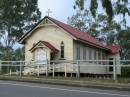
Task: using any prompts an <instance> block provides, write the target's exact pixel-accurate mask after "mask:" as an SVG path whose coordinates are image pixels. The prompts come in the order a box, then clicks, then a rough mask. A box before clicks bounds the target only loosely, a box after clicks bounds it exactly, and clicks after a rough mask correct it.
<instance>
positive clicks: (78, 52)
mask: <svg viewBox="0 0 130 97" xmlns="http://www.w3.org/2000/svg"><path fill="white" fill-rule="evenodd" d="M76 53H77V56H76V59H77V60H80V46H79V45H77V48H76Z"/></svg>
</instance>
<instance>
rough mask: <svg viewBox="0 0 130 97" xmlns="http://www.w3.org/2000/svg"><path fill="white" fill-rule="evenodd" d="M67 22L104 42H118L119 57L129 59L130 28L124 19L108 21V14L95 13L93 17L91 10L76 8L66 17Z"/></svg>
mask: <svg viewBox="0 0 130 97" xmlns="http://www.w3.org/2000/svg"><path fill="white" fill-rule="evenodd" d="M68 24H70V25H71V26H73V27H75V28H77V29H79V30H81V31H83V32H87V33H90V34H92V35H93V36H95V37H97V38H98V39H100V40H102V41H104V42H105V43H106V44H108V45H109V44H120V45H121V47H122V53H121V58H122V59H130V45H128V44H129V43H130V38H129V37H130V28H129V27H127V25H126V20H125V19H122V20H120V22H119V21H116V20H112V21H111V22H108V16H107V15H104V14H96V17H93V16H92V14H91V11H89V10H87V9H85V10H83V11H81V10H78V11H77V13H76V14H74V15H72V17H69V18H68Z"/></svg>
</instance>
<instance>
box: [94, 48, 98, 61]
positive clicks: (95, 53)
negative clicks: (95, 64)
mask: <svg viewBox="0 0 130 97" xmlns="http://www.w3.org/2000/svg"><path fill="white" fill-rule="evenodd" d="M94 60H97V51H96V49H95V50H94Z"/></svg>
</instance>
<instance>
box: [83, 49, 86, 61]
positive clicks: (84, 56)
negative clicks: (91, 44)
mask: <svg viewBox="0 0 130 97" xmlns="http://www.w3.org/2000/svg"><path fill="white" fill-rule="evenodd" d="M83 59H84V60H86V47H83Z"/></svg>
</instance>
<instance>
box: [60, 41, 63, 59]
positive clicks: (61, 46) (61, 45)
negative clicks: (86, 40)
mask: <svg viewBox="0 0 130 97" xmlns="http://www.w3.org/2000/svg"><path fill="white" fill-rule="evenodd" d="M60 50H61V56H60V57H61V58H64V42H63V41H62V42H61V44H60Z"/></svg>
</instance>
